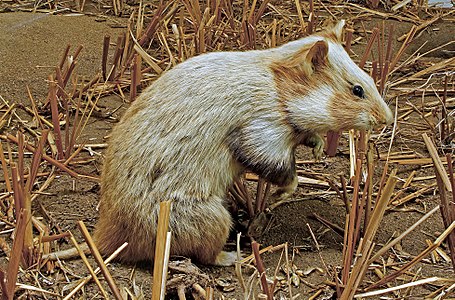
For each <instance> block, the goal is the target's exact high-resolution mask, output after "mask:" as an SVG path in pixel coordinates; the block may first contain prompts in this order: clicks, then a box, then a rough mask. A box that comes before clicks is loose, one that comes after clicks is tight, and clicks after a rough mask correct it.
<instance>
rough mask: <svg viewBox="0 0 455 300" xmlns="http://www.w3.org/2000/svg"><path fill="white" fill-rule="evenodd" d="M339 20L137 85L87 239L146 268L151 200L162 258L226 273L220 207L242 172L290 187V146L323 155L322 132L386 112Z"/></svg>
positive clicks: (387, 118)
mask: <svg viewBox="0 0 455 300" xmlns="http://www.w3.org/2000/svg"><path fill="white" fill-rule="evenodd" d="M343 26H344V21H340V22H338V23H337V24H336V25H334V26H333V27H330V28H326V29H325V30H323V31H321V32H319V33H316V34H314V35H311V36H308V37H305V38H302V39H299V40H296V41H292V42H289V43H287V44H284V45H282V46H280V47H277V48H273V49H267V50H252V51H245V52H213V53H208V54H202V55H199V56H196V57H193V58H191V59H188V60H186V61H185V62H182V63H180V64H178V65H177V66H175V67H174V68H172V69H171V70H169V71H167V72H165V73H164V74H162V75H161V76H160V77H159V78H158V79H157V80H156V81H155V82H153V83H152V84H151V85H150V86H149V87H148V88H146V89H145V90H144V91H143V92H142V94H141V95H140V96H139V97H138V98H137V99H136V100H135V101H134V102H133V103H132V104H131V106H130V107H129V108H128V109H127V111H126V112H125V114H124V116H123V117H122V119H121V120H120V122H119V123H118V124H117V125H116V126H115V127H114V128H113V131H112V135H111V138H110V141H109V146H108V149H107V151H106V156H105V161H104V167H103V171H102V180H101V202H100V215H99V221H98V223H97V225H96V228H95V241H96V243H97V246H98V247H99V249H100V251H101V252H102V253H104V254H110V253H112V252H113V251H115V250H116V249H117V248H118V247H119V246H120V245H121V244H122V243H124V242H125V241H126V242H128V243H129V245H128V247H127V248H126V249H125V250H124V251H123V252H122V253H121V254H120V256H119V258H120V259H121V260H123V261H128V262H134V261H140V260H152V259H153V256H154V249H155V234H156V233H155V232H156V229H157V218H158V211H159V203H160V201H164V200H172V211H171V216H170V222H169V226H170V230H171V231H172V241H171V255H182V256H187V257H190V258H193V259H194V260H196V261H197V262H199V263H202V264H214V265H230V264H232V263H233V262H234V260H235V256H234V255H232V254H231V253H228V252H224V251H222V249H223V246H224V244H225V242H226V239H227V237H228V234H229V230H230V228H231V223H232V221H231V216H230V214H229V212H228V211H227V210H226V208H225V206H224V201H225V199H226V197H227V193H228V190H229V188H230V187H231V186H232V184H233V181H234V180H235V179H236V178H238V177H239V176H241V174H242V172H244V170H246V169H248V170H250V171H252V172H255V173H256V174H257V175H259V176H261V177H263V178H265V179H266V180H267V181H269V182H271V183H273V184H275V185H278V186H279V187H280V189H281V191H282V193H283V195H285V196H287V195H291V194H292V193H293V192H294V190H295V189H296V187H297V175H296V166H295V158H294V152H295V148H296V146H297V145H299V144H305V145H308V146H312V147H313V148H314V150H313V152H314V154H315V156H316V157H320V156H321V154H322V151H323V146H324V141H323V139H322V137H321V136H322V135H323V134H325V133H326V132H327V131H328V130H333V131H338V130H346V129H366V130H367V129H372V128H374V127H377V126H379V125H386V124H390V123H391V122H392V121H393V114H392V111H391V110H390V108H389V107H388V106H387V104H386V103H385V102H384V100H383V99H382V97H381V95H380V94H379V93H378V91H377V89H376V86H375V83H374V82H373V80H372V78H371V77H370V76H369V75H368V74H367V73H365V72H364V71H363V70H361V69H360V68H359V67H358V66H357V65H356V64H355V63H354V62H353V61H352V60H351V58H350V57H349V55H348V53H346V51H345V50H344V49H343V46H342V44H341V36H342V29H343Z"/></svg>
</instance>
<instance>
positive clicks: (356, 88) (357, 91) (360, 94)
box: [352, 85, 365, 98]
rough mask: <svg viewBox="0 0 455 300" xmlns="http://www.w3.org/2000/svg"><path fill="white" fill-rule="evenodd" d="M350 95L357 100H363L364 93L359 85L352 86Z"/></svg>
mask: <svg viewBox="0 0 455 300" xmlns="http://www.w3.org/2000/svg"><path fill="white" fill-rule="evenodd" d="M352 93H353V94H354V95H356V96H357V97H359V98H365V91H364V90H363V88H362V87H361V86H360V85H354V87H353V88H352Z"/></svg>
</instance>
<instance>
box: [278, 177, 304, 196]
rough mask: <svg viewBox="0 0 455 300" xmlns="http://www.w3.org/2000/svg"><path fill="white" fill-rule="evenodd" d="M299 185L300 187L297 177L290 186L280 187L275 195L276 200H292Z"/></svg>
mask: <svg viewBox="0 0 455 300" xmlns="http://www.w3.org/2000/svg"><path fill="white" fill-rule="evenodd" d="M298 185H299V180H298V178H297V175H295V176H294V178H293V179H292V182H291V183H290V184H288V185H287V186H283V187H280V188H279V189H278V190H277V192H276V193H275V194H274V198H276V199H278V200H286V199H288V198H290V197H291V196H292V194H294V192H295V190H296V189H297V186H298Z"/></svg>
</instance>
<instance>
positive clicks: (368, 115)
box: [270, 21, 392, 132]
mask: <svg viewBox="0 0 455 300" xmlns="http://www.w3.org/2000/svg"><path fill="white" fill-rule="evenodd" d="M343 26H344V21H340V22H338V23H337V24H336V25H334V26H333V27H331V28H329V29H326V30H324V31H322V32H321V33H319V34H317V35H314V36H311V37H309V38H307V39H303V40H300V41H302V45H301V46H300V48H299V49H298V50H297V51H295V52H292V53H291V54H290V55H288V56H285V57H283V58H278V59H276V60H274V61H272V63H271V64H270V68H271V70H272V72H273V74H274V78H275V83H276V87H277V91H278V93H279V95H280V99H281V101H282V102H283V107H285V110H286V112H287V113H288V114H289V120H290V122H291V123H292V124H294V125H297V124H299V125H300V127H302V128H313V129H314V130H315V131H318V132H325V131H327V130H341V129H349V128H356V129H371V128H373V127H375V126H377V125H379V124H389V123H390V122H391V121H392V113H391V111H390V109H389V108H388V107H387V105H386V104H385V103H384V101H383V100H382V97H381V96H380V95H379V93H378V91H377V89H376V86H375V84H374V82H373V80H372V79H371V77H370V76H369V75H368V74H366V73H365V72H364V71H363V70H361V69H360V68H359V67H358V66H357V65H356V64H355V63H354V62H353V61H352V60H351V59H350V58H349V55H348V54H347V53H346V51H345V50H344V49H343V46H342V44H341V39H342V28H343ZM298 42H299V41H297V42H296V43H298ZM286 47H289V46H287V45H284V46H283V48H286ZM301 116H305V118H307V119H308V120H311V121H310V123H309V122H308V121H306V120H303V119H302V118H301ZM315 121H316V122H315Z"/></svg>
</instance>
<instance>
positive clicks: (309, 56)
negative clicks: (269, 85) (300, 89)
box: [270, 40, 329, 81]
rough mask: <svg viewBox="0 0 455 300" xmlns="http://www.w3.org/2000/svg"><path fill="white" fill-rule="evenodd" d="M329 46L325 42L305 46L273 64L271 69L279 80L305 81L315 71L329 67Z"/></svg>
mask: <svg viewBox="0 0 455 300" xmlns="http://www.w3.org/2000/svg"><path fill="white" fill-rule="evenodd" d="M328 52H329V45H328V44H327V42H326V41H325V40H321V41H317V42H315V43H313V44H310V45H305V46H304V47H302V48H301V49H300V50H298V51H297V52H295V53H294V54H292V55H291V56H289V57H286V58H284V59H280V60H277V61H274V62H272V63H271V65H270V67H271V69H272V71H273V72H274V74H275V75H276V76H277V78H281V79H290V80H293V81H299V80H304V79H306V78H308V77H309V76H311V75H312V74H313V72H314V71H317V70H322V69H323V68H324V67H325V66H326V65H327V54H328Z"/></svg>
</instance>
